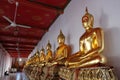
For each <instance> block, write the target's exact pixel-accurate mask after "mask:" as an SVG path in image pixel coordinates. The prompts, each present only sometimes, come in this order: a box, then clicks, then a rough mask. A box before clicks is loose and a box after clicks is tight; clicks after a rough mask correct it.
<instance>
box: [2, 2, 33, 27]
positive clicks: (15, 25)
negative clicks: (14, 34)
mask: <svg viewBox="0 0 120 80" xmlns="http://www.w3.org/2000/svg"><path fill="white" fill-rule="evenodd" d="M18 5H19V3H18V2H16V7H15V15H14V20H13V21H12V20H10V19H9V18H8V17H6V16H3V18H4V19H6V20H7V21H8V22H9V23H10V25H8V26H6V27H5V29H8V28H10V27H22V28H31V27H30V26H26V25H21V24H17V23H16V21H15V20H16V15H17V8H18Z"/></svg>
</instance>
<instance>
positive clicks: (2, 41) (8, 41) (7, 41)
mask: <svg viewBox="0 0 120 80" xmlns="http://www.w3.org/2000/svg"><path fill="white" fill-rule="evenodd" d="M0 43H3V44H5V43H6V44H7V43H8V44H9V43H10V44H16V43H17V41H10V40H0ZM19 44H24V45H35V46H36V45H37V43H35V42H21V41H19Z"/></svg>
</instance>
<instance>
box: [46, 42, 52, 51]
mask: <svg viewBox="0 0 120 80" xmlns="http://www.w3.org/2000/svg"><path fill="white" fill-rule="evenodd" d="M46 49H47V51H48V50H50V49H51V44H50V41H48V44H47V46H46Z"/></svg>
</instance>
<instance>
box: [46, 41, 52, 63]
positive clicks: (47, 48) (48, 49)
mask: <svg viewBox="0 0 120 80" xmlns="http://www.w3.org/2000/svg"><path fill="white" fill-rule="evenodd" d="M46 50H47V53H46V62H50V61H51V60H52V50H51V44H50V41H48V44H47V46H46Z"/></svg>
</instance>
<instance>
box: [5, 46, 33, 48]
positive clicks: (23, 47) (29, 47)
mask: <svg viewBox="0 0 120 80" xmlns="http://www.w3.org/2000/svg"><path fill="white" fill-rule="evenodd" d="M3 47H4V48H5V49H16V48H18V47H16V46H13V47H8V46H3ZM19 49H34V47H19Z"/></svg>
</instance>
